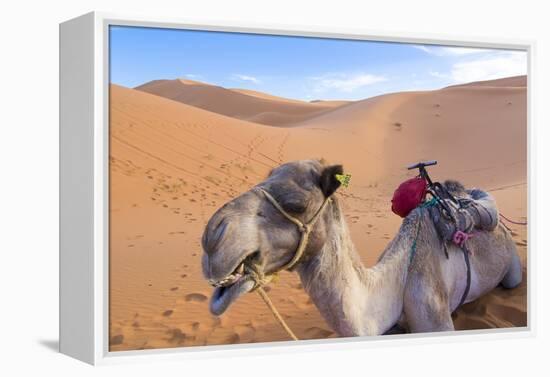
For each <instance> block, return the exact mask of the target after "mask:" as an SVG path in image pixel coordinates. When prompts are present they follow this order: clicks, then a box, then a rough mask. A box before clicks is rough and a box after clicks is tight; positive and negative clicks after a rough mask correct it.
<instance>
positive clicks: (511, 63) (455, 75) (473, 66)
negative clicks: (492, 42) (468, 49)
mask: <svg viewBox="0 0 550 377" xmlns="http://www.w3.org/2000/svg"><path fill="white" fill-rule="evenodd" d="M525 74H527V54H526V53H525V52H512V51H506V52H498V53H493V54H490V55H486V56H482V57H479V58H477V59H474V60H465V61H460V62H457V63H454V64H453V66H452V68H451V72H450V77H451V79H452V80H453V81H454V82H457V83H466V82H472V81H481V80H493V79H497V78H502V77H510V76H518V75H525Z"/></svg>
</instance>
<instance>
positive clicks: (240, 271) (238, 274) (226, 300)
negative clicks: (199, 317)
mask: <svg viewBox="0 0 550 377" xmlns="http://www.w3.org/2000/svg"><path fill="white" fill-rule="evenodd" d="M260 266H261V254H260V251H259V250H256V251H255V252H253V253H251V254H249V255H247V256H246V257H245V258H244V259H243V260H242V261H241V262H240V263H239V264H238V265H237V267H236V268H235V269H234V270H233V272H231V273H230V274H228V275H226V276H225V277H224V278H222V279H220V280H217V281H214V280H209V281H208V282H209V283H210V285H212V286H213V287H214V292H213V294H212V297H211V299H210V312H211V313H212V314H214V315H221V314H223V313H224V312H225V311H226V310H227V308H228V307H229V306H230V305H231V304H232V303H233V302H234V301H235V300H237V299H238V298H239V297H240V296H242V295H243V294H245V293H248V292H250V291H251V290H253V289H254V287H255V286H256V281H255V280H254V279H253V277H252V273H258V271H259V269H260V268H261V267H260Z"/></svg>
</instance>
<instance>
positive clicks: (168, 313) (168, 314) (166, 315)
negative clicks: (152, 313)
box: [162, 309, 174, 317]
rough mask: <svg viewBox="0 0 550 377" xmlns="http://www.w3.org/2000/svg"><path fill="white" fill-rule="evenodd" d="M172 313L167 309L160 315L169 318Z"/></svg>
mask: <svg viewBox="0 0 550 377" xmlns="http://www.w3.org/2000/svg"><path fill="white" fill-rule="evenodd" d="M173 313H174V311H173V310H170V309H169V310H165V311H164V313H162V315H163V316H164V317H170V316H171V315H172V314H173Z"/></svg>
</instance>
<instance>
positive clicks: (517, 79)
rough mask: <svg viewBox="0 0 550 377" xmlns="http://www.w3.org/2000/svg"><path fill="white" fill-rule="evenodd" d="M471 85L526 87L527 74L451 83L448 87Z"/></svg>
mask: <svg viewBox="0 0 550 377" xmlns="http://www.w3.org/2000/svg"><path fill="white" fill-rule="evenodd" d="M465 86H467V87H472V86H477V87H479V86H485V87H487V86H490V87H499V88H514V87H522V88H525V87H527V76H525V75H523V76H513V77H505V78H503V79H496V80H486V81H474V82H470V83H467V84H461V85H453V86H449V87H448V88H460V87H465Z"/></svg>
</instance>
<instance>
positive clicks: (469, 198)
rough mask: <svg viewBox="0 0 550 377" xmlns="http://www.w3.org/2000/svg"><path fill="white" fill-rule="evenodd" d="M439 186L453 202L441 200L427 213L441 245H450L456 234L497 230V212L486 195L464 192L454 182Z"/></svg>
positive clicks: (485, 193) (492, 200)
mask: <svg viewBox="0 0 550 377" xmlns="http://www.w3.org/2000/svg"><path fill="white" fill-rule="evenodd" d="M442 186H443V187H444V189H445V190H446V191H447V192H448V194H449V195H450V196H452V198H440V199H439V200H438V203H437V204H436V205H434V206H431V207H430V208H429V209H428V211H429V212H430V215H431V218H432V220H433V223H434V225H435V228H436V229H437V232H438V233H439V236H440V237H441V239H442V240H443V241H446V242H450V241H453V240H454V237H455V235H456V234H457V232H462V233H466V234H472V233H474V232H475V231H479V230H485V231H492V230H494V229H495V228H496V227H497V225H498V216H499V212H498V208H497V205H496V202H495V200H494V198H493V197H492V196H491V195H490V194H489V193H487V192H485V191H483V190H479V189H471V190H466V189H465V188H464V187H463V186H462V185H461V184H460V183H459V182H456V181H446V182H444V183H443V185H442Z"/></svg>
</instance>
